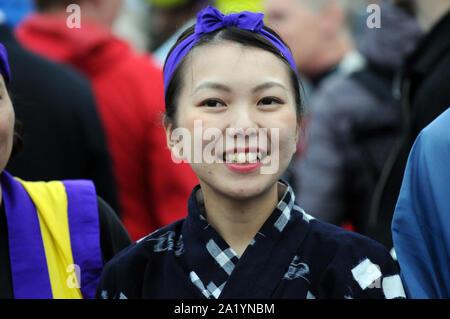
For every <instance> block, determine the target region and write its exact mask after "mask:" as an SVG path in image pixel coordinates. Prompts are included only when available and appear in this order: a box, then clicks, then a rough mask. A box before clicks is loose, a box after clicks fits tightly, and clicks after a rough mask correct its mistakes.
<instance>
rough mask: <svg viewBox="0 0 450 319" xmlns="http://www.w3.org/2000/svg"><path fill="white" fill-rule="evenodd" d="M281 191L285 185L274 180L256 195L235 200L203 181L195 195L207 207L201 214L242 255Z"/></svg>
mask: <svg viewBox="0 0 450 319" xmlns="http://www.w3.org/2000/svg"><path fill="white" fill-rule="evenodd" d="M284 191H285V187H284V185H282V184H279V183H275V184H274V185H273V186H272V187H271V188H270V189H269V190H268V191H266V192H265V193H263V194H261V195H260V196H258V197H255V198H251V199H245V200H238V199H234V198H230V197H228V196H225V195H223V194H221V193H218V192H217V191H215V190H213V189H211V188H210V187H208V186H207V185H202V189H201V192H198V193H199V194H198V196H197V199H198V200H200V201H202V200H203V201H204V207H205V210H206V211H204V212H203V214H204V216H205V218H206V219H207V221H208V222H209V224H211V225H212V226H213V227H214V229H216V231H217V232H218V233H219V234H220V235H221V236H222V238H223V239H224V240H225V241H226V242H227V243H228V245H229V246H230V247H231V248H232V249H233V250H234V251H235V253H236V254H237V255H238V256H241V255H242V254H243V252H244V251H245V249H246V248H247V246H248V245H249V244H250V242H251V240H252V239H253V237H255V235H256V233H257V232H258V231H259V230H260V228H261V227H262V225H263V224H264V222H265V221H266V220H267V218H268V217H269V216H270V215H271V213H272V212H273V210H274V209H275V207H276V206H277V204H278V202H279V200H280V198H281V196H282V194H283V193H284ZM202 197H203V199H202Z"/></svg>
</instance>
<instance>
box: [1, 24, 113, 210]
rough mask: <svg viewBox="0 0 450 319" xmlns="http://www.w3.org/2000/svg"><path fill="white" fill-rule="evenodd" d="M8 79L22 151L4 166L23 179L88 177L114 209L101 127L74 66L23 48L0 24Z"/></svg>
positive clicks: (110, 173) (106, 153)
mask: <svg viewBox="0 0 450 319" xmlns="http://www.w3.org/2000/svg"><path fill="white" fill-rule="evenodd" d="M0 42H1V43H3V45H4V46H5V47H6V49H7V51H8V57H9V63H10V66H11V73H12V79H11V83H10V85H9V87H8V90H9V93H10V97H11V100H12V102H13V105H14V111H15V113H16V120H19V121H20V122H22V123H23V127H24V149H23V152H21V153H20V154H18V155H17V156H15V157H13V158H11V159H10V160H9V164H8V166H7V168H6V169H7V171H8V172H10V173H11V174H12V175H14V176H17V177H20V178H22V179H25V180H29V181H33V180H43V181H49V180H63V179H90V180H92V181H93V182H94V183H95V186H96V189H97V193H98V195H99V196H101V197H102V198H104V199H105V201H106V202H107V203H108V204H109V205H111V207H112V208H113V209H114V210H115V211H116V212H118V211H119V207H118V204H117V203H118V201H117V197H116V186H115V179H114V176H113V173H112V168H111V160H110V156H109V152H108V149H107V146H106V140H105V137H104V132H103V128H102V126H101V124H100V120H99V117H98V114H97V109H96V105H95V101H94V97H93V93H92V91H91V88H90V85H89V83H88V82H87V80H86V79H85V78H84V77H83V76H82V75H81V74H79V73H77V72H76V71H75V70H72V69H70V68H68V67H66V66H62V65H59V64H56V63H53V62H50V61H47V60H45V59H43V58H41V57H39V56H37V55H35V54H33V53H30V52H29V51H27V50H25V49H24V48H23V47H22V46H21V45H20V44H19V43H18V42H17V41H16V39H15V38H14V36H13V34H12V32H11V30H10V29H9V28H8V27H7V26H5V25H0Z"/></svg>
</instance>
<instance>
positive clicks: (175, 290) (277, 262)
mask: <svg viewBox="0 0 450 319" xmlns="http://www.w3.org/2000/svg"><path fill="white" fill-rule="evenodd" d="M279 183H281V184H282V185H280V184H279V187H284V188H285V189H286V190H285V192H284V195H283V197H282V198H281V200H280V201H279V203H278V205H277V206H276V208H275V209H274V210H273V212H272V214H271V215H270V216H269V218H268V219H267V220H266V222H265V223H264V224H263V226H262V227H261V229H260V230H259V231H258V232H257V234H256V235H255V237H254V238H253V240H252V241H251V243H250V244H249V246H248V247H247V249H246V250H245V251H244V253H243V254H242V256H241V257H239V256H238V255H237V254H236V253H235V252H234V251H233V249H232V248H231V247H230V246H229V245H228V244H227V243H226V242H225V240H224V239H223V238H222V237H221V236H220V235H219V233H218V232H217V231H216V230H215V229H214V228H213V226H211V225H210V224H209V223H208V222H207V220H206V219H205V217H203V215H202V213H201V212H202V211H204V206H203V203H201V202H199V201H198V200H197V197H196V193H197V192H198V191H201V188H200V186H199V185H197V186H196V187H195V188H194V189H193V191H192V194H191V196H190V198H189V202H188V215H187V217H186V218H185V219H182V220H179V221H177V222H175V223H173V224H171V225H168V226H166V227H164V228H162V229H160V230H158V231H156V232H154V233H152V234H150V235H149V236H147V237H145V238H143V239H142V240H140V241H139V242H137V243H135V244H134V245H133V246H131V247H129V248H127V249H126V250H124V251H123V252H121V253H120V254H119V255H118V256H116V258H114V259H113V260H112V261H111V262H110V263H109V264H107V265H106V267H105V269H104V272H103V275H102V278H101V280H100V284H99V286H98V290H97V297H98V298H167V299H178V298H179V299H193V298H208V299H212V298H226V299H241V298H261V299H266V298H277V299H279V298H289V299H296V298H299V299H303V298H389V299H390V298H405V297H406V296H405V292H404V289H403V285H402V282H401V280H400V276H399V271H398V268H397V265H396V263H395V262H394V261H393V260H392V258H391V256H390V254H389V253H388V252H387V250H385V248H384V247H383V246H381V245H380V244H378V243H376V242H375V241H373V240H371V239H368V238H366V237H363V236H361V235H359V234H357V233H353V232H350V231H347V230H345V229H342V228H339V227H336V226H333V225H330V224H327V223H323V222H320V221H318V220H316V219H314V218H313V217H311V216H309V215H308V214H306V213H305V212H304V211H303V209H302V208H301V207H300V206H299V205H298V204H297V203H296V202H295V196H294V192H293V190H292V188H291V187H290V186H289V185H288V184H287V183H285V182H284V181H281V180H280V181H279Z"/></svg>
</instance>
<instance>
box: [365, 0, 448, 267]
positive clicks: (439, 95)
mask: <svg viewBox="0 0 450 319" xmlns="http://www.w3.org/2000/svg"><path fill="white" fill-rule="evenodd" d="M394 2H395V4H396V5H397V6H403V7H408V8H409V9H410V10H411V11H412V12H413V14H414V15H415V16H416V17H417V20H418V21H419V23H420V25H421V27H422V30H423V31H424V32H425V36H424V37H423V38H422V39H421V40H420V42H419V43H418V44H417V46H416V48H415V49H414V51H413V52H412V53H411V54H410V55H409V56H408V57H407V58H406V60H405V63H404V66H403V67H402V72H401V81H400V82H401V85H400V87H399V91H400V92H401V98H402V133H401V140H400V142H399V143H398V145H396V146H395V148H394V149H393V151H392V153H391V154H390V156H389V161H388V162H387V164H386V166H385V167H384V169H383V172H382V176H381V178H380V180H379V182H378V184H377V188H376V192H375V195H374V200H373V203H372V207H371V211H370V217H369V223H370V224H369V226H370V227H371V229H370V231H371V234H375V235H377V234H379V233H381V234H382V233H383V232H382V231H380V229H385V228H386V227H390V225H391V222H392V215H393V213H394V209H395V205H396V202H397V199H398V196H399V191H400V187H401V183H402V179H403V175H404V171H405V166H406V163H407V159H408V155H409V153H410V151H411V147H412V145H413V143H414V141H415V139H416V138H417V136H418V134H419V133H420V132H421V130H422V129H424V128H425V127H426V126H427V125H428V124H430V123H431V122H432V121H433V120H434V119H436V118H437V117H438V116H439V115H440V114H442V113H443V112H444V111H445V110H446V109H448V107H450V36H449V35H450V1H448V0H430V1H421V0H395V1H394ZM448 131H449V129H448V127H447V132H448ZM435 151H436V152H441V150H439V149H436V150H435ZM447 162H448V161H447ZM447 213H448V212H447ZM429 234H431V233H429ZM373 237H374V236H373ZM381 239H382V238H381ZM385 240H386V239H385ZM387 240H392V239H391V238H388V239H387ZM427 240H428V239H427ZM411 241H414V242H417V244H422V243H420V242H419V241H417V240H416V239H413V238H411ZM394 248H395V249H397V248H396V247H394ZM447 258H448V255H447ZM399 262H400V265H401V266H402V261H401V260H400V258H399Z"/></svg>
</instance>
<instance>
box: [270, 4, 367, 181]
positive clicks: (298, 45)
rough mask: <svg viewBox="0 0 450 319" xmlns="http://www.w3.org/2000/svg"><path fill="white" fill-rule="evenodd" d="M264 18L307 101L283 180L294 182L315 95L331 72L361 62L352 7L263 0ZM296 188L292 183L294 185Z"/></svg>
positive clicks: (356, 66) (348, 69)
mask: <svg viewBox="0 0 450 319" xmlns="http://www.w3.org/2000/svg"><path fill="white" fill-rule="evenodd" d="M265 12H266V21H267V24H268V25H269V26H271V27H272V28H273V29H274V30H275V31H277V32H278V34H280V35H281V37H282V38H283V39H285V41H286V42H287V44H288V45H289V47H290V48H291V50H292V52H293V56H294V59H295V62H296V65H297V69H298V71H299V73H300V76H301V77H302V78H303V84H304V87H303V89H304V90H303V92H302V93H303V94H304V95H305V97H304V99H305V100H306V108H305V113H306V114H305V118H304V122H303V130H302V138H301V139H300V143H299V146H298V150H297V153H296V155H295V157H294V159H293V162H292V163H291V166H290V167H289V169H288V170H287V171H286V173H285V176H284V177H283V178H284V179H285V180H287V181H289V182H290V183H292V184H293V185H296V184H297V181H296V178H297V177H296V173H295V170H296V169H295V162H297V161H300V160H301V158H302V157H303V156H304V154H305V151H306V148H307V145H308V140H309V132H310V125H311V124H310V123H311V115H312V114H311V112H312V108H313V106H314V104H315V103H314V102H313V101H312V100H313V99H314V96H315V95H316V93H318V92H319V91H320V90H321V85H322V83H323V81H324V80H325V79H326V78H328V77H329V76H331V75H333V74H340V75H345V74H348V73H350V72H352V71H354V70H358V69H360V68H361V67H362V65H363V64H364V59H363V57H362V56H361V55H360V54H359V53H358V51H357V50H356V49H355V48H354V43H353V38H352V34H351V26H350V25H351V23H350V17H351V10H350V5H349V3H348V2H347V1H342V0H265ZM294 188H295V186H294Z"/></svg>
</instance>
